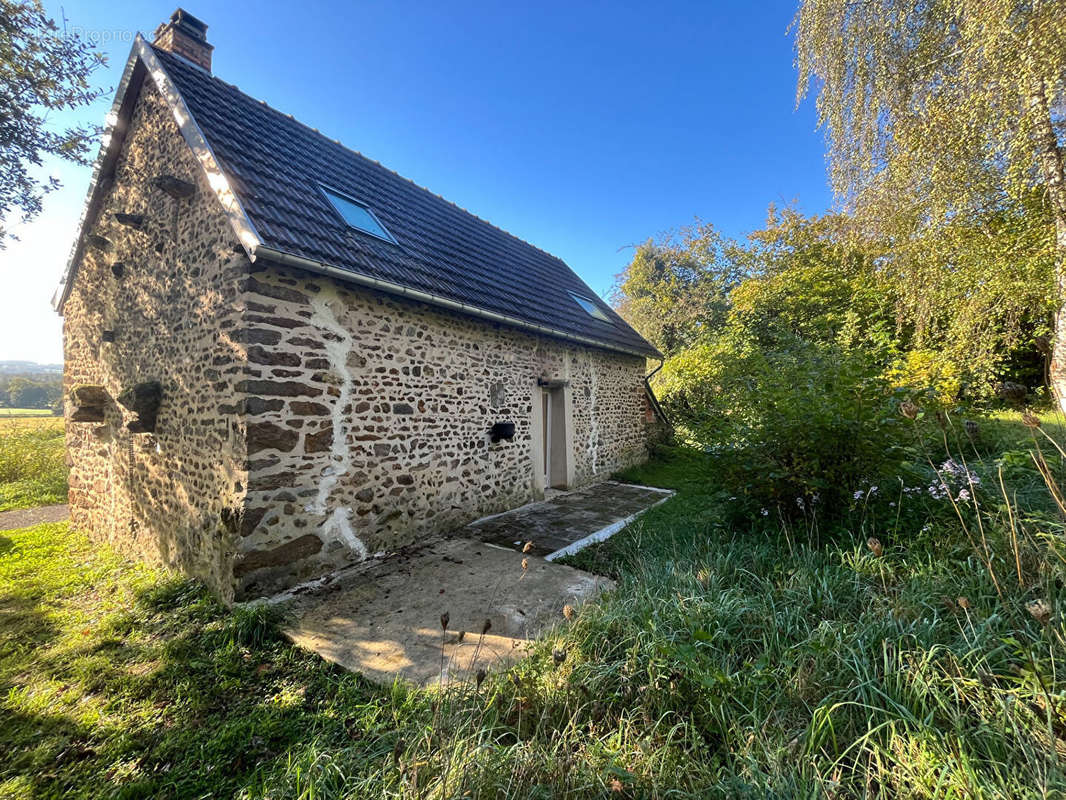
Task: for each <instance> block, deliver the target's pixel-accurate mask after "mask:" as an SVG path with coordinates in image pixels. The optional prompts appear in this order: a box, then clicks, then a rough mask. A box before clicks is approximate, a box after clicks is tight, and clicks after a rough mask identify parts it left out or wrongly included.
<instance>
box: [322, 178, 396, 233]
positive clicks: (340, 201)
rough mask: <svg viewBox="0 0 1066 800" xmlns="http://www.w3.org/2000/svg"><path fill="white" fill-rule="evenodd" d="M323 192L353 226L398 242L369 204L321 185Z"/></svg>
mask: <svg viewBox="0 0 1066 800" xmlns="http://www.w3.org/2000/svg"><path fill="white" fill-rule="evenodd" d="M320 188H321V189H322V194H324V195H325V196H326V199H327V200H329V202H330V205H332V206H333V208H334V209H335V210H336V212H337V213H338V214H340V215H341V218H342V219H343V220H344V221H345V222H347V223H348V224H349V225H350V226H351V227H353V228H355V229H357V230H360V231H362V232H363V233H369V234H370V235H371V236H376V237H378V238H379V239H384V240H385V241H386V242H392V243H393V244H396V239H394V238H393V236H392V234H391V233H389V232H388V231H387V230H385V226H384V225H382V224H381V222H380V221H379V220H378V218H377V217H376V216H375V215H374V212H373V211H371V210H370V209H369V208H368V207H367V206H365V205H363V204H362V203H360V202H359V201H358V200H353V199H352V198H350V197H346V196H345V195H342V194H338V193H337V192H335V191H333V190H332V189H327V188H326V187H325V186H322V187H320Z"/></svg>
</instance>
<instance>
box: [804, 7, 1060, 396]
mask: <svg viewBox="0 0 1066 800" xmlns="http://www.w3.org/2000/svg"><path fill="white" fill-rule="evenodd" d="M793 30H794V32H795V37H796V40H795V41H796V65H797V69H798V72H799V80H798V94H797V101H802V100H803V98H804V97H805V96H806V95H807V94H808V93H814V94H816V96H817V99H816V105H817V110H818V119H819V123H820V125H821V126H822V127H823V128H824V130H825V133H826V139H827V145H828V154H829V174H830V179H831V182H832V185H833V188H834V191H835V192H836V194H837V197H838V198H839V200H840V201H841V203H842V205H843V207H844V208H845V209H847V210H849V211H851V212H853V213H854V214H855V215H856V216H857V218H858V219H860V220H861V221H863V222H865V223H866V224H868V225H870V226H872V227H875V228H878V229H880V232H881V233H887V234H889V235H892V236H898V237H907V236H911V235H914V234H916V233H917V234H922V233H923V232H925V231H928V230H929V229H930V228H934V227H936V226H939V225H942V224H943V223H945V222H947V221H950V220H957V219H959V218H960V217H969V216H973V217H977V216H980V215H982V214H987V213H988V212H990V211H995V210H996V209H1002V208H1006V207H1008V206H1010V205H1011V204H1013V203H1020V202H1028V201H1029V200H1030V199H1031V198H1032V195H1033V193H1034V192H1037V193H1038V194H1039V197H1040V199H1041V203H1042V209H1043V213H1045V214H1046V217H1047V224H1048V225H1049V226H1054V231H1055V265H1056V266H1055V287H1056V288H1055V291H1056V296H1055V298H1054V306H1055V308H1056V309H1057V310H1056V313H1055V331H1056V336H1055V342H1054V346H1053V354H1052V366H1051V383H1052V388H1053V389H1054V391H1055V393H1056V395H1057V397H1058V398H1059V402H1060V404H1063V405H1064V406H1066V176H1064V146H1063V141H1064V132H1066V120H1064V113H1066V108H1064V105H1066V2H1064V1H1063V0H1027V1H1023V0H917V2H916V1H915V0H909V1H908V0H803V2H802V5H801V6H800V9H799V11H798V12H797V15H796V18H795V20H794V23H793Z"/></svg>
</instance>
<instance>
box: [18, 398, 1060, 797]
mask: <svg viewBox="0 0 1066 800" xmlns="http://www.w3.org/2000/svg"><path fill="white" fill-rule="evenodd" d="M901 419H902V420H903V423H904V425H905V426H906V430H907V431H908V435H909V436H910V437H911V444H910V445H908V446H907V456H908V459H909V460H908V461H906V463H905V466H904V467H903V468H902V469H901V470H900V472H899V473H898V475H897V476H896V478H895V480H893V481H891V482H889V481H885V482H882V483H880V484H878V485H876V486H865V487H862V490H861V491H860V490H858V489H857V490H856V492H855V494H853V495H852V496H851V497H849V498H847V500H846V501H844V507H843V508H841V509H839V513H838V514H837V515H835V516H834V517H833V519H834V520H835V521H834V522H833V523H832V524H828V523H823V521H822V517H821V516H820V515H819V514H818V513H817V512H816V511H815V510H814V509H808V510H807V511H806V513H799V514H796V515H793V516H791V517H786V516H783V515H781V514H778V513H773V514H767V515H766V516H763V515H762V514H760V513H759V512H758V511H755V512H754V513H750V512H748V511H746V510H745V506H744V504H743V503H739V504H738V502H737V500H736V499H735V497H734V495H733V488H732V487H731V486H730V485H729V484H728V483H725V482H723V480H722V473H721V470H720V468H719V467H720V461H719V460H718V458H717V457H716V456H714V455H709V454H706V453H700V452H697V451H694V450H691V449H680V450H670V451H663V452H661V453H660V454H659V456H657V457H656V458H655V459H654V460H653V461H652V462H651V463H649V464H648V465H647V466H645V467H642V468H639V469H637V470H633V471H631V472H630V473H628V474H627V475H626V476H625V477H628V478H631V479H634V480H639V481H641V482H643V483H652V484H659V485H666V486H671V487H674V488H676V489H677V490H678V494H677V496H676V497H675V498H674V499H673V500H671V501H670V502H668V503H666V504H664V505H662V506H660V507H658V508H656V509H654V510H652V511H650V512H649V513H648V514H647V515H646V516H645V517H644V518H643V520H642V521H640V522H639V523H638V524H636V525H635V526H632V527H630V528H629V529H628V530H626V531H624V532H623V533H621V534H618V535H617V536H616V537H614V538H613V539H611V540H609V541H608V542H607V543H605V544H604V545H602V546H599V547H597V548H595V549H592V550H589V551H586V552H585V553H583V554H581V555H580V556H579V557H578V559H577V562H578V565H579V566H583V567H585V568H588V569H592V570H595V571H597V572H601V573H606V574H610V575H612V576H614V577H615V578H616V579H617V581H618V588H617V589H616V590H615V591H614V592H613V593H611V594H610V595H608V596H606V597H605V598H604V599H603V601H601V602H599V603H594V604H592V605H589V606H586V607H585V608H583V609H581V610H580V611H579V612H578V613H577V615H576V617H574V618H573V619H572V620H567V619H563V618H560V620H559V627H558V628H557V629H556V631H555V632H554V633H553V634H551V635H549V636H547V637H545V638H544V639H543V640H542V641H540V642H538V643H537V644H536V646H535V649H534V652H533V655H532V656H531V657H530V658H529V659H527V660H526V661H524V662H521V663H520V664H519V665H518V666H517V667H516V668H514V669H513V670H512V671H509V672H506V673H504V674H499V675H490V676H489V677H488V679H487V680H486V681H485V682H484V683H483V684H482V685H481V686H480V687H478V686H473V685H472V686H466V687H460V688H458V689H454V690H451V691H449V692H447V693H445V694H444V695H438V694H437V693H435V692H420V691H416V690H411V689H407V688H404V687H402V686H399V685H398V686H395V687H392V688H384V689H383V688H376V687H373V686H371V685H369V684H367V683H366V682H364V681H363V680H362V679H361V678H360V677H358V676H356V675H352V674H347V673H344V672H342V671H341V670H339V669H336V668H334V667H331V666H329V665H327V664H325V663H324V662H322V661H321V660H320V659H318V658H317V657H314V656H311V655H309V654H307V653H304V652H302V651H300V650H297V649H295V648H293V647H291V646H290V645H288V644H286V643H285V642H284V641H282V640H280V639H279V638H278V637H277V635H276V632H275V628H274V625H273V620H272V619H271V614H270V613H268V612H265V611H263V610H262V609H256V608H252V609H247V608H242V609H237V610H236V611H233V612H228V611H226V610H225V609H223V608H222V607H220V606H219V605H218V604H217V603H215V601H213V600H212V599H211V598H210V597H209V595H208V594H207V593H206V592H205V591H203V590H202V589H200V588H199V587H197V586H196V585H195V584H191V583H189V582H183V581H175V580H173V579H170V578H167V577H166V576H164V575H161V574H158V573H155V572H153V571H151V570H149V569H147V568H145V567H143V566H135V565H131V564H129V563H128V562H125V561H122V560H121V559H119V558H117V557H116V556H115V555H113V554H111V553H109V552H108V551H107V550H106V549H99V548H92V547H90V546H89V544H88V542H87V541H86V539H85V538H84V537H83V536H82V535H80V534H78V533H75V532H72V531H70V530H69V529H68V528H67V527H66V526H63V525H47V526H39V527H36V528H31V529H27V530H22V531H15V532H5V533H3V534H0V536H2V537H3V538H2V539H0V585H2V586H3V587H4V590H3V593H2V596H0V604H2V605H0V608H2V613H0V642H2V645H0V698H3V699H2V701H0V702H2V703H3V713H2V714H0V795H3V796H5V797H8V796H10V797H15V798H21V797H27V798H28V797H59V796H63V797H99V796H119V797H190V796H237V797H278V798H280V797H285V798H312V797H359V798H370V797H400V796H405V797H545V798H549V797H564V796H565V797H603V796H605V795H607V794H617V796H622V797H649V798H650V797H667V796H672V797H723V798H725V797H729V798H733V797H760V798H761V797H766V796H808V797H813V796H829V797H848V796H863V795H865V796H874V797H878V796H880V797H893V798H894V797H901V796H909V797H954V796H985V797H1011V798H1024V797H1047V796H1054V795H1055V794H1057V793H1060V792H1063V791H1066V769H1064V766H1063V762H1062V759H1063V757H1064V756H1066V701H1064V698H1063V690H1064V689H1066V681H1064V678H1063V675H1062V674H1061V671H1060V668H1059V663H1060V662H1061V660H1062V659H1063V657H1064V656H1066V638H1064V636H1066V626H1064V621H1063V617H1062V615H1061V612H1060V594H1061V590H1060V588H1059V587H1060V586H1061V585H1062V584H1061V581H1062V578H1063V577H1064V576H1063V566H1064V565H1063V560H1062V554H1063V544H1062V543H1063V537H1064V534H1066V531H1064V529H1063V528H1064V526H1063V523H1062V516H1061V510H1060V509H1059V506H1058V504H1057V502H1056V501H1055V499H1054V496H1053V494H1052V493H1051V492H1049V489H1048V487H1047V485H1046V484H1045V479H1044V478H1043V477H1042V471H1045V470H1046V472H1047V474H1048V475H1049V476H1051V481H1052V486H1054V487H1058V486H1059V484H1058V482H1057V480H1058V478H1057V477H1056V476H1061V475H1063V474H1066V473H1064V470H1063V463H1062V457H1061V454H1060V453H1059V452H1058V450H1057V449H1056V448H1055V447H1054V446H1053V445H1052V444H1051V442H1050V441H1049V440H1048V439H1047V438H1046V437H1045V436H1044V433H1043V431H1044V429H1046V428H1048V427H1051V428H1052V431H1051V434H1050V435H1051V436H1052V437H1054V438H1056V439H1059V440H1061V435H1062V430H1061V429H1060V428H1058V427H1056V426H1050V425H1048V424H1047V423H1045V424H1044V428H1039V429H1038V428H1026V427H1025V426H1024V425H1023V423H1022V422H1021V421H1020V417H1019V416H1018V415H1013V416H1010V417H1001V418H996V419H988V420H983V421H982V422H981V423H980V425H979V427H978V428H977V429H976V430H974V429H973V427H972V426H970V428H969V430H967V429H966V427H965V426H963V425H962V422H961V421H959V420H955V419H953V418H952V417H950V416H949V417H947V418H945V419H944V428H943V429H941V427H940V426H939V425H938V424H937V421H936V418H935V415H933V414H930V415H929V416H928V417H926V416H925V414H924V412H921V413H919V414H918V415H917V419H915V420H910V419H907V418H905V417H901ZM1027 420H1028V422H1029V424H1033V420H1032V418H1028V417H1027ZM1030 453H1035V454H1037V457H1036V460H1035V461H1034V459H1033V457H1032V456H1030V455H1029V454H1030ZM1041 453H1042V454H1043V456H1041V455H1039V454H1041ZM1052 456H1054V457H1052ZM949 461H950V464H949V463H948V462H949ZM1001 475H1002V480H1003V486H1004V487H1005V489H1006V493H1005V496H1006V497H1008V498H1009V499H1010V502H1009V503H1008V502H1007V500H1005V499H1004V491H1003V489H1001V488H1000V476H1001ZM1054 491H1056V492H1057V491H1060V490H1059V489H1058V488H1055V489H1054ZM441 610H442V612H443V611H445V610H446V608H444V607H443V606H442V609H441ZM429 624H435V621H431V620H427V625H429Z"/></svg>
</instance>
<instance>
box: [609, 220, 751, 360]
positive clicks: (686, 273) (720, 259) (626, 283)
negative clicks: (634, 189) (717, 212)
mask: <svg viewBox="0 0 1066 800" xmlns="http://www.w3.org/2000/svg"><path fill="white" fill-rule="evenodd" d="M742 277H743V266H742V264H741V263H739V260H738V258H737V250H736V248H735V246H734V245H733V244H732V243H731V242H729V241H727V240H726V239H725V238H724V237H722V235H721V234H720V233H719V232H718V231H717V230H715V228H714V226H713V225H709V224H706V223H703V222H700V221H698V220H697V222H696V223H695V224H693V225H691V226H688V227H685V228H682V229H681V230H680V231H678V232H677V233H676V234H671V235H668V236H666V237H664V238H663V239H661V240H660V241H658V242H656V241H650V240H649V241H647V242H645V243H644V244H642V245H640V246H639V247H637V252H636V255H634V257H633V261H632V262H631V263H630V265H629V267H628V268H627V269H626V271H625V273H623V274H622V275H621V276H620V278H619V282H618V285H617V286H616V291H615V297H614V300H615V305H616V306H617V308H618V310H619V311H620V313H622V314H623V315H624V316H625V317H626V319H627V320H629V321H630V322H631V323H632V324H633V325H635V326H636V327H637V329H638V330H639V331H640V332H641V333H642V334H643V335H644V336H645V337H646V338H647V339H648V341H650V342H651V343H652V344H654V345H655V346H656V347H657V348H659V350H660V351H661V352H662V353H664V354H665V355H672V354H675V353H678V352H680V351H681V350H683V349H684V348H686V347H688V346H690V345H692V344H693V343H695V342H696V341H698V340H699V339H700V337H701V336H703V335H704V334H705V333H706V332H707V331H714V330H718V329H719V328H720V327H721V326H722V324H723V323H724V322H725V315H726V311H727V309H728V306H729V300H728V298H729V292H730V291H731V290H732V289H733V288H734V287H735V286H736V285H737V284H738V283H739V282H740V280H741V279H742Z"/></svg>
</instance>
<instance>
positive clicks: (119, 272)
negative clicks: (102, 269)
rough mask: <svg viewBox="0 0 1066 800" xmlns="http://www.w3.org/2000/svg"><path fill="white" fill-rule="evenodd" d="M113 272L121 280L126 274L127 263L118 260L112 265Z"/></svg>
mask: <svg viewBox="0 0 1066 800" xmlns="http://www.w3.org/2000/svg"><path fill="white" fill-rule="evenodd" d="M111 274H112V275H114V276H115V278H116V279H118V280H121V279H122V277H123V276H124V275H125V274H126V265H125V264H123V263H122V262H121V261H116V262H115V263H114V264H112V265H111Z"/></svg>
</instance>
